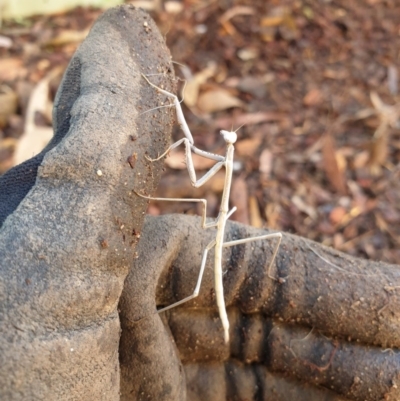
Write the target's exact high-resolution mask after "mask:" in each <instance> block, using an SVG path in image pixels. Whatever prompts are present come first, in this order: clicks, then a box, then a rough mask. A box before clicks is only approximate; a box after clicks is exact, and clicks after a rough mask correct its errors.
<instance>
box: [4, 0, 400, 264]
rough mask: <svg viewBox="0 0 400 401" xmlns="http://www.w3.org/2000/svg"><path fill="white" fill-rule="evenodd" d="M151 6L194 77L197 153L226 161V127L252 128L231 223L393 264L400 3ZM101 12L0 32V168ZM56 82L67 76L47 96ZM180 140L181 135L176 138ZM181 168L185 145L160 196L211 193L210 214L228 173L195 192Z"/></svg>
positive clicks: (243, 135) (398, 239)
mask: <svg viewBox="0 0 400 401" xmlns="http://www.w3.org/2000/svg"><path fill="white" fill-rule="evenodd" d="M131 3H133V4H135V3H139V2H131ZM156 3H157V2H152V1H148V2H146V4H147V5H148V6H150V7H151V8H152V16H153V17H154V18H155V19H156V21H157V23H158V25H159V27H160V30H161V32H163V33H164V34H166V39H167V43H168V46H169V47H170V49H171V52H172V55H173V59H174V60H175V61H177V62H179V63H182V64H184V65H186V67H187V68H186V69H184V70H183V69H182V68H181V67H180V66H179V65H177V67H176V71H177V75H178V76H180V77H182V78H185V79H186V80H187V93H186V98H185V102H184V103H185V104H184V106H183V108H184V113H185V116H186V118H187V120H188V123H189V126H190V127H191V130H192V132H193V134H194V137H195V142H196V143H197V145H198V146H199V147H200V148H204V149H208V150H209V151H212V152H217V153H222V152H223V151H224V144H223V141H222V138H221V137H220V136H219V135H218V131H219V130H220V129H222V128H224V129H231V127H232V125H233V126H234V127H235V129H236V128H237V127H238V126H240V125H242V124H244V126H243V127H242V128H240V129H239V130H238V142H237V145H236V161H237V163H236V166H235V168H236V172H235V176H234V184H233V190H232V194H231V203H232V205H236V206H238V211H237V212H236V213H235V214H234V215H233V216H232V217H233V218H234V219H237V220H239V221H241V222H245V223H249V224H252V225H255V226H259V227H260V226H261V227H262V226H264V225H265V226H268V227H270V228H274V229H277V230H282V231H288V232H293V233H296V234H299V235H302V236H304V237H308V238H311V239H314V240H316V241H319V242H323V243H324V244H327V245H331V246H333V247H335V248H336V249H339V250H343V251H345V252H349V253H351V254H353V255H358V256H363V257H367V258H371V259H375V260H384V261H387V262H391V263H396V262H397V263H398V261H399V259H400V250H399V244H400V182H399V178H400V129H399V127H400V124H399V116H400V95H399V92H398V81H399V79H398V75H399V69H400V28H399V21H400V3H399V2H398V1H397V0H386V1H384V0H352V1H348V0H326V1H317V0H309V1H300V0H299V1H289V0H283V1H282V0H280V1H278V0H273V1H272V0H269V1H265V0H252V1H250V0H248V1H245V0H241V1H240V0H232V1H215V0H214V1H213V0H203V1H195V0H187V1H184V2H183V3H179V2H165V3H164V4H163V5H162V6H160V5H157V4H156ZM173 11H175V12H176V13H174V12H173ZM100 12H101V11H99V10H93V9H76V10H74V11H72V12H69V13H66V14H59V15H56V16H50V17H43V16H39V17H35V18H32V19H29V20H24V21H20V22H16V21H13V22H10V21H5V22H3V29H2V31H1V32H0V35H3V36H4V37H6V38H9V39H11V41H12V43H11V46H10V47H1V46H4V45H5V44H6V41H5V40H4V38H2V37H0V57H1V58H0V83H1V84H3V86H2V87H0V172H4V171H5V170H6V169H8V168H9V167H10V166H11V165H12V158H11V156H12V152H13V149H14V148H15V146H16V144H17V143H18V138H19V137H20V136H21V135H22V133H23V131H24V120H25V118H26V111H27V104H28V101H29V98H30V95H31V93H32V89H33V88H35V85H36V84H37V83H38V82H39V81H40V79H42V78H43V77H45V76H48V74H49V73H50V72H54V70H55V68H57V67H59V66H62V67H64V68H65V67H66V65H67V63H68V60H69V58H70V57H71V55H72V54H73V52H74V51H75V49H76V46H77V44H78V43H79V41H80V40H82V39H83V37H84V36H85V30H86V29H87V28H88V27H89V26H90V25H91V24H92V22H93V21H94V20H95V19H96V17H97V16H98V15H99V14H100ZM55 75H56V74H55ZM151 79H152V81H153V82H155V83H156V82H157V77H152V78H151ZM58 82H59V74H58V75H57V78H55V79H53V80H52V81H51V83H50V93H51V97H54V93H55V91H56V88H57V85H58ZM47 108H48V109H49V108H50V107H47ZM189 109H190V110H189ZM35 122H36V124H37V126H43V125H49V113H46V112H42V113H36V115H35ZM180 137H182V133H181V132H180V131H179V130H178V129H177V130H176V132H175V134H174V139H175V140H177V139H178V138H180ZM182 161H183V149H180V151H179V152H178V153H174V154H172V155H171V157H170V158H168V159H167V164H168V167H167V168H166V174H165V176H164V179H163V182H162V185H161V186H160V188H159V191H158V196H163V197H166V196H174V197H199V196H202V197H203V196H204V197H205V198H206V199H207V200H208V202H209V215H210V216H211V215H214V216H216V215H217V213H218V202H219V200H220V194H221V190H222V185H223V172H221V174H219V175H217V176H216V177H215V178H214V179H212V180H210V181H209V183H208V184H207V185H206V186H205V187H204V188H202V189H199V190H196V191H195V190H193V189H192V187H191V186H190V182H189V179H188V178H187V173H186V171H185V170H184V169H185V166H184V164H183V163H182ZM196 166H197V168H198V172H199V176H201V175H202V174H203V173H204V171H206V169H208V168H209V167H210V165H209V163H207V162H204V160H201V159H197V160H196ZM149 210H150V212H151V213H153V214H157V213H166V212H171V211H176V212H185V213H190V214H192V213H198V212H199V210H197V206H196V205H192V204H183V205H182V204H171V203H165V202H164V203H153V204H152V205H151V207H150V209H149Z"/></svg>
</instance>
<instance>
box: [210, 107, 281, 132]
mask: <svg viewBox="0 0 400 401" xmlns="http://www.w3.org/2000/svg"><path fill="white" fill-rule="evenodd" d="M286 119H287V115H286V114H283V113H279V112H276V111H260V112H257V113H246V114H241V115H239V116H238V117H236V118H235V124H237V125H239V126H240V125H252V124H260V123H265V122H272V121H284V120H286ZM231 124H232V118H231V117H221V118H218V119H217V120H215V126H217V127H220V128H230V127H231Z"/></svg>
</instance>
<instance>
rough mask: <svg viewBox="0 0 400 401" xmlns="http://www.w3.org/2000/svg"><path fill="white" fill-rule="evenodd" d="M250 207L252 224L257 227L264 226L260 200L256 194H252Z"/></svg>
mask: <svg viewBox="0 0 400 401" xmlns="http://www.w3.org/2000/svg"><path fill="white" fill-rule="evenodd" d="M249 209H250V225H251V226H253V227H257V228H261V227H263V226H264V223H263V220H262V218H261V214H260V209H259V208H258V202H257V199H256V198H255V197H254V196H250V198H249Z"/></svg>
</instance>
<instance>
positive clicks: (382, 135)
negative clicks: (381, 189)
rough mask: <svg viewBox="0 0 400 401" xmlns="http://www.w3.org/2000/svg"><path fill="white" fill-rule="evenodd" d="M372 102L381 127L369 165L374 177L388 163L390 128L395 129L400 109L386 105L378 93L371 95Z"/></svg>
mask: <svg viewBox="0 0 400 401" xmlns="http://www.w3.org/2000/svg"><path fill="white" fill-rule="evenodd" d="M370 98H371V102H372V104H373V106H374V108H375V110H376V112H377V114H378V116H379V120H380V123H379V126H378V128H377V129H376V131H375V133H374V138H373V141H372V143H371V147H370V157H369V161H368V164H369V166H370V170H371V173H372V174H373V175H379V174H381V166H382V165H384V164H385V163H386V158H387V152H388V142H389V133H390V129H389V128H390V127H395V126H396V125H397V122H398V120H399V117H400V108H399V106H398V105H397V104H396V105H394V106H390V105H387V104H385V103H384V102H383V101H382V99H381V98H380V97H379V95H378V94H377V93H376V92H371V93H370Z"/></svg>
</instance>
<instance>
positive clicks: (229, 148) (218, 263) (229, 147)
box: [135, 74, 284, 343]
mask: <svg viewBox="0 0 400 401" xmlns="http://www.w3.org/2000/svg"><path fill="white" fill-rule="evenodd" d="M142 76H143V78H144V79H145V80H146V81H147V82H148V83H149V84H150V85H151V86H152V87H154V88H155V89H157V90H158V91H159V92H161V93H163V94H164V95H167V96H168V97H169V98H171V99H172V101H173V105H174V106H175V107H176V115H177V119H178V123H179V125H180V126H181V128H182V130H183V133H184V135H185V137H184V138H182V139H180V140H179V141H177V142H175V143H174V144H172V145H171V146H170V147H169V148H168V149H167V150H166V151H165V152H164V153H163V154H162V155H160V156H158V157H157V158H155V159H151V158H149V157H147V159H148V160H149V161H151V162H155V161H157V160H160V159H161V158H162V157H164V156H165V155H166V154H167V153H168V152H169V151H170V150H172V149H174V148H176V147H177V146H179V145H180V144H182V143H184V144H185V148H186V164H187V170H188V173H189V177H190V181H191V183H192V185H193V186H194V187H195V188H199V187H201V186H202V185H203V184H204V183H206V182H207V181H208V180H209V179H210V178H212V177H213V176H214V175H215V174H216V173H217V172H218V171H219V170H220V169H221V168H222V167H225V182H224V188H223V192H222V198H221V206H220V211H219V214H218V217H217V218H216V219H215V220H213V221H211V222H207V216H206V208H207V201H206V199H179V198H153V197H150V196H145V195H142V194H140V193H138V192H136V191H135V193H136V194H137V195H139V196H141V197H142V198H145V199H154V200H160V201H170V202H199V203H202V204H203V210H202V220H201V225H202V227H203V228H210V227H217V233H216V237H215V239H213V240H212V241H211V242H210V243H209V244H208V245H207V246H206V248H205V249H204V251H203V257H202V260H201V265H200V272H199V276H198V278H197V283H196V287H195V289H194V291H193V293H192V294H191V295H189V296H188V297H186V298H184V299H181V300H180V301H178V302H175V303H174V304H172V305H169V306H166V307H164V308H162V309H159V310H158V313H161V312H164V311H166V310H168V309H171V308H174V307H175V306H178V305H181V304H183V303H185V302H187V301H190V300H191V299H193V298H196V297H197V296H198V295H199V291H200V287H201V282H202V279H203V273H204V269H205V265H206V260H207V255H208V252H209V251H210V250H211V249H212V248H214V285H215V296H216V300H217V306H218V312H219V316H220V318H221V322H222V327H223V329H224V341H225V343H228V342H229V320H228V314H227V312H226V307H225V299H224V287H223V272H222V250H223V248H228V247H231V246H235V245H239V244H246V243H248V242H253V241H262V240H266V239H272V238H276V239H277V242H276V245H275V247H274V250H273V254H272V259H271V262H270V264H269V266H268V277H269V278H271V279H272V280H275V281H279V282H281V283H282V282H284V279H283V278H279V279H278V278H275V277H273V276H272V275H271V268H272V266H273V263H274V261H275V258H276V255H277V253H278V250H279V246H280V243H281V240H282V233H280V232H278V233H272V234H265V235H260V236H256V237H250V238H243V239H238V240H235V241H229V242H224V233H225V226H226V222H227V220H228V219H229V217H230V216H231V215H232V214H233V213H234V212H235V211H236V207H233V208H232V209H230V210H229V194H230V190H231V184H232V174H233V157H234V151H235V147H234V143H235V142H236V140H237V134H236V131H237V130H238V129H239V128H241V127H239V128H238V129H237V130H236V131H225V130H222V131H220V134H221V135H222V137H223V139H224V141H225V144H226V152H225V155H224V156H222V155H217V154H214V153H209V152H206V151H204V150H201V149H199V148H197V147H196V146H194V140H193V136H192V134H191V132H190V130H189V127H188V125H187V123H186V120H185V117H184V115H183V112H182V108H181V105H180V102H179V100H178V98H177V96H176V95H174V94H173V93H170V92H168V91H166V90H164V89H162V88H159V87H158V86H156V85H154V84H153V83H151V82H150V81H149V80H148V79H147V77H146V76H145V75H143V74H142ZM192 152H193V153H196V154H198V155H200V156H203V157H205V158H207V159H212V160H215V161H216V163H215V164H214V166H213V167H212V168H211V169H210V170H209V171H208V172H207V173H206V174H204V175H203V176H202V177H201V178H200V179H197V178H196V171H195V168H194V165H193V160H192Z"/></svg>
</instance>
